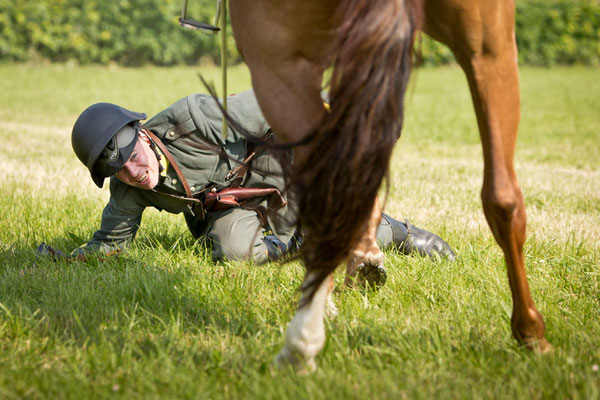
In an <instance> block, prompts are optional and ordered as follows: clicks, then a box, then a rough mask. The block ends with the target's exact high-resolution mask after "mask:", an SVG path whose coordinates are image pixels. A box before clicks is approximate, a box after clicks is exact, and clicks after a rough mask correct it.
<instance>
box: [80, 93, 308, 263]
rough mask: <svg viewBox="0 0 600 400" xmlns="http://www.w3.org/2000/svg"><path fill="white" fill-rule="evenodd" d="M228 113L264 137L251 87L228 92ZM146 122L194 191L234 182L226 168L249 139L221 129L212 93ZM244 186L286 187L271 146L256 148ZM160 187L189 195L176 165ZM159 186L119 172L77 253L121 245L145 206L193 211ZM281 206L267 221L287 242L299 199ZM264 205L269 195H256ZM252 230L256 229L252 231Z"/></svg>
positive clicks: (263, 124)
mask: <svg viewBox="0 0 600 400" xmlns="http://www.w3.org/2000/svg"><path fill="white" fill-rule="evenodd" d="M227 106H228V113H229V114H230V115H231V116H232V117H233V118H234V119H235V121H237V122H238V123H240V124H241V125H242V126H243V128H244V129H246V130H247V131H248V132H249V133H250V134H251V135H254V136H256V137H259V138H265V137H267V136H268V134H270V128H269V125H268V124H267V122H266V121H265V119H264V117H263V116H262V113H261V111H260V109H259V107H258V104H257V101H256V98H255V96H254V93H253V92H252V91H247V92H243V93H240V94H238V95H235V96H230V97H229V98H228V100H227ZM144 126H145V127H146V128H148V129H150V130H151V131H152V132H153V133H154V134H155V135H156V136H158V137H159V138H160V139H161V141H162V142H163V144H164V145H165V147H167V149H168V150H169V152H170V153H171V154H172V155H173V158H174V159H175V160H176V162H177V164H178V165H179V168H180V169H181V172H182V173H183V175H184V177H185V178H186V180H187V182H188V184H189V186H190V189H191V191H192V194H199V193H200V192H202V191H203V189H205V188H206V187H207V186H213V185H216V186H217V189H218V190H220V189H222V188H224V187H227V186H228V185H229V183H230V182H228V181H227V180H226V179H225V176H226V175H227V173H228V172H229V171H230V170H231V169H232V168H233V167H235V166H237V165H238V163H236V161H237V162H240V161H241V160H243V159H244V157H245V156H246V145H247V141H246V140H245V139H244V137H243V136H242V135H240V133H239V132H236V131H234V130H232V129H231V128H229V132H228V135H227V139H225V138H224V136H223V135H222V132H221V131H222V116H221V111H220V110H219V108H218V106H217V105H216V103H215V101H214V100H213V98H212V97H210V96H207V95H203V94H193V95H190V96H187V97H185V98H183V99H181V100H179V101H177V102H176V103H175V104H173V105H172V106H170V107H169V108H167V109H166V110H164V111H162V112H160V113H159V114H157V115H156V116H154V117H153V118H151V119H150V120H149V121H148V122H147V123H145V124H144ZM242 186H244V187H260V188H265V187H275V188H278V189H279V190H280V191H283V189H284V182H283V177H282V169H281V165H280V164H279V162H278V161H277V160H276V159H275V157H273V156H272V155H271V154H269V153H268V152H267V151H263V152H260V153H259V154H257V156H256V157H255V159H254V160H253V161H252V163H251V170H250V171H249V172H248V174H247V175H246V179H245V181H244V183H243V184H242ZM155 190H156V191H158V192H167V193H171V194H176V195H181V196H184V195H185V190H184V188H183V185H182V183H181V182H180V180H179V178H178V177H177V174H176V172H175V170H174V169H173V168H172V166H169V167H168V168H167V171H166V177H164V178H161V181H160V183H159V185H158V186H157V187H156V188H155ZM156 191H151V190H143V189H139V188H135V187H132V186H128V185H126V184H124V183H122V182H121V181H119V180H118V179H116V178H115V177H111V178H110V200H109V202H108V204H107V205H106V207H105V208H104V211H103V213H102V221H101V227H100V229H99V230H97V231H96V232H95V233H94V236H93V238H92V239H91V240H90V241H89V242H88V243H87V244H85V245H83V246H81V247H80V248H78V249H76V250H75V251H74V252H73V255H78V254H87V253H89V252H91V251H102V252H105V253H109V252H111V251H114V250H117V249H122V248H123V247H124V246H125V245H126V244H127V243H128V242H129V241H130V240H132V239H133V238H134V237H135V234H136V232H137V230H138V228H139V226H140V223H141V219H142V214H143V212H144V209H145V208H146V207H155V208H157V209H159V210H165V211H167V212H169V213H176V214H178V213H184V214H188V215H189V214H191V213H192V212H191V209H190V208H189V206H188V203H186V202H184V201H181V200H178V199H175V198H173V197H169V196H165V195H164V194H161V193H157V192H156ZM287 200H288V205H287V206H285V207H283V208H280V209H278V210H277V212H276V216H274V215H271V214H270V213H269V216H268V222H269V227H270V228H271V230H272V231H273V233H274V234H275V235H277V236H278V238H279V239H280V240H281V241H283V242H284V243H287V242H288V241H289V239H290V238H291V236H292V235H293V233H294V230H295V211H296V210H295V204H294V202H293V201H290V199H289V198H288V199H287ZM257 202H259V204H257V205H261V206H264V207H266V206H267V203H268V199H265V198H261V199H257ZM248 234H249V235H252V234H255V232H248Z"/></svg>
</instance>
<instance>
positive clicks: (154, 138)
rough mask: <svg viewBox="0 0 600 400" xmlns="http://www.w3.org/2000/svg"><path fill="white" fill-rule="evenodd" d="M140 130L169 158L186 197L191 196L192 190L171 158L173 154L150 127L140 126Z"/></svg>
mask: <svg viewBox="0 0 600 400" xmlns="http://www.w3.org/2000/svg"><path fill="white" fill-rule="evenodd" d="M142 130H143V131H144V133H145V134H146V135H148V136H150V139H152V141H153V142H154V143H155V144H156V145H157V146H158V148H159V149H160V151H162V152H163V154H164V155H165V157H167V160H169V164H170V165H171V166H172V167H173V169H174V170H175V173H176V174H177V177H178V178H179V180H180V181H181V184H182V185H183V188H184V189H185V194H186V196H187V197H192V191H191V190H190V185H189V184H188V182H187V180H186V179H185V177H184V176H183V173H182V172H181V169H179V165H178V164H177V162H176V161H175V159H174V158H173V155H172V154H171V153H170V152H169V150H167V148H166V147H165V145H164V144H163V143H162V142H161V141H160V139H159V138H158V137H157V136H156V135H155V134H154V133H152V132H151V131H150V129H146V128H142Z"/></svg>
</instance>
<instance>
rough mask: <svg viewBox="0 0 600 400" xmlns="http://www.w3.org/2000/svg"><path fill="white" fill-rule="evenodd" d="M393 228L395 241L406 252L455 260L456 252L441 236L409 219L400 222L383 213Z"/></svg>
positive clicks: (383, 216) (382, 215)
mask: <svg viewBox="0 0 600 400" xmlns="http://www.w3.org/2000/svg"><path fill="white" fill-rule="evenodd" d="M381 217H382V218H383V219H385V220H386V221H387V222H388V223H389V224H390V226H391V228H392V236H393V239H392V240H393V243H394V244H395V245H396V246H398V248H399V249H400V251H402V252H403V253H404V254H412V253H417V254H420V255H422V256H429V257H434V256H435V254H437V255H439V256H440V257H442V258H448V259H449V260H454V259H455V258H456V254H455V253H454V251H453V250H452V248H451V247H450V246H449V245H448V243H446V242H445V241H444V240H443V239H442V238H441V237H439V236H437V235H435V234H433V233H431V232H428V231H426V230H424V229H421V228H417V227H416V226H414V225H412V224H411V223H410V222H408V220H407V221H406V222H400V221H398V220H395V219H394V218H392V217H390V216H389V215H386V214H381Z"/></svg>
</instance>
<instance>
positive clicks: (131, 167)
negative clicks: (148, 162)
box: [123, 163, 139, 178]
mask: <svg viewBox="0 0 600 400" xmlns="http://www.w3.org/2000/svg"><path fill="white" fill-rule="evenodd" d="M123 167H125V172H126V173H127V175H129V177H130V178H135V177H136V176H137V172H138V170H139V168H138V166H137V165H135V164H134V163H125V165H124V166H123Z"/></svg>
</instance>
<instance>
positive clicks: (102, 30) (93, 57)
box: [0, 0, 600, 66]
mask: <svg viewBox="0 0 600 400" xmlns="http://www.w3.org/2000/svg"><path fill="white" fill-rule="evenodd" d="M215 3H216V2H215V1H214V0H193V1H191V2H190V4H189V7H190V8H189V14H188V15H189V16H190V17H192V18H193V19H196V20H199V21H204V22H212V19H213V17H214V14H215V7H216V6H215ZM180 7H181V2H180V0H115V1H101V0H30V1H14V0H0V61H5V62H6V61H20V62H23V61H34V62H35V61H40V60H50V61H71V60H72V61H76V62H78V63H81V64H89V63H101V64H108V63H110V62H116V63H119V64H122V65H142V64H148V63H151V64H156V65H172V64H194V63H198V62H202V61H208V62H215V63H216V62H218V58H219V56H218V54H219V47H218V46H219V45H218V41H217V39H216V37H214V36H208V35H202V34H199V33H197V32H194V31H191V30H187V29H182V28H180V27H179V26H178V24H177V18H178V16H179V14H180V12H181V10H180ZM517 41H518V45H519V48H520V58H521V61H522V62H523V63H527V64H534V65H553V64H575V63H577V64H586V65H594V66H597V65H599V64H600V3H598V1H596V0H547V1H542V0H517ZM228 51H229V53H230V56H231V60H232V61H233V62H236V61H240V57H239V55H238V54H237V52H236V50H235V45H234V43H233V39H232V37H231V36H230V38H229V44H228ZM421 53H422V57H423V60H422V61H423V63H424V64H425V65H438V64H447V63H451V62H453V60H454V58H453V56H452V54H451V52H450V51H449V50H448V49H447V48H446V47H445V46H443V45H440V44H439V43H436V42H434V41H433V40H431V39H430V38H428V37H424V38H423V41H422V44H421Z"/></svg>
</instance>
